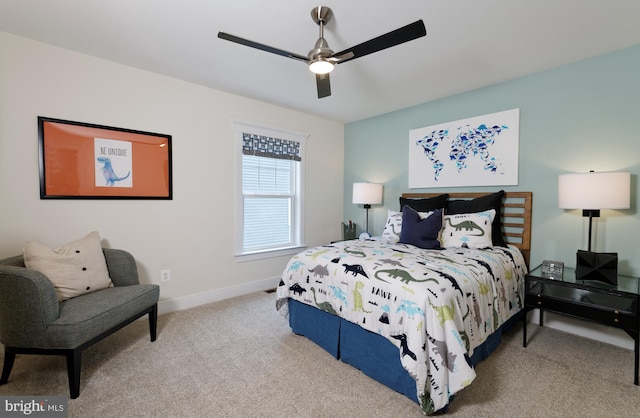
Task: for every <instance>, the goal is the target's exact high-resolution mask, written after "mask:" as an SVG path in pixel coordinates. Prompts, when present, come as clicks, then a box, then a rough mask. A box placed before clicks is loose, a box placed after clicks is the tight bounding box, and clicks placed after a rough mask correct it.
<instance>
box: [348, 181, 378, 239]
mask: <svg viewBox="0 0 640 418" xmlns="http://www.w3.org/2000/svg"><path fill="white" fill-rule="evenodd" d="M380 203H382V184H376V183H353V204H354V205H364V208H365V209H366V211H367V223H366V229H365V231H364V232H365V233H367V234H368V233H369V209H371V205H379V204H380Z"/></svg>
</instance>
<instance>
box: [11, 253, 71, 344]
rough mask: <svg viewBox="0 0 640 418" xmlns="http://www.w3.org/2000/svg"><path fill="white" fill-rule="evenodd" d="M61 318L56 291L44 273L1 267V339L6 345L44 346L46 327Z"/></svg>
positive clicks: (21, 268)
mask: <svg viewBox="0 0 640 418" xmlns="http://www.w3.org/2000/svg"><path fill="white" fill-rule="evenodd" d="M58 316H59V305H58V299H57V297H56V291H55V288H54V287H53V283H51V281H50V280H49V279H48V278H47V277H46V276H45V275H44V274H42V273H40V272H38V271H35V270H30V269H28V268H26V267H19V266H15V265H6V264H0V336H2V343H3V344H4V345H6V346H13V347H39V346H41V341H43V338H44V335H45V331H46V329H47V326H48V325H49V324H50V323H51V322H53V321H54V320H56V319H57V318H58ZM9 318H11V319H9Z"/></svg>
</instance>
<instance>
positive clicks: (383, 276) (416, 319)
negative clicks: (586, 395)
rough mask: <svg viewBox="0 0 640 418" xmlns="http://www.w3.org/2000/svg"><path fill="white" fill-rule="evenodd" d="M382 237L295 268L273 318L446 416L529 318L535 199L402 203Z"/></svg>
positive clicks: (336, 247)
mask: <svg viewBox="0 0 640 418" xmlns="http://www.w3.org/2000/svg"><path fill="white" fill-rule="evenodd" d="M400 205H401V211H393V210H389V211H388V217H387V223H386V225H385V229H384V232H383V233H382V235H381V236H380V237H373V238H370V239H365V240H359V239H358V240H350V241H342V242H336V243H333V244H331V245H325V246H320V247H314V248H309V249H307V250H305V251H303V252H301V253H299V254H297V255H295V256H293V257H292V258H291V259H290V260H289V262H288V263H287V266H286V267H285V269H284V271H283V273H282V279H281V281H280V283H279V285H278V287H277V289H276V308H277V309H278V310H279V311H280V312H281V313H282V314H284V315H286V316H288V318H289V325H290V326H291V328H292V331H293V332H294V333H296V334H299V335H303V336H305V337H307V338H309V339H310V340H312V341H314V342H315V343H316V344H318V345H319V346H320V347H322V348H323V349H325V350H326V351H327V352H329V353H331V354H332V355H333V356H334V357H335V358H337V359H340V360H342V361H344V362H345V363H348V364H350V365H352V366H354V367H356V368H358V369H360V370H361V371H362V372H363V373H364V374H366V375H368V376H370V377H372V378H374V379H376V380H378V381H379V382H381V383H383V384H385V385H386V386H388V387H390V388H392V389H394V390H396V391H398V392H400V393H402V394H404V395H405V396H407V397H408V398H409V399H411V400H413V401H414V402H416V403H418V404H419V405H420V407H421V409H422V411H423V412H424V413H425V414H433V413H436V412H445V411H446V410H447V407H448V405H449V402H450V401H451V400H452V399H453V397H454V395H455V394H456V393H457V392H459V391H460V390H462V389H463V388H464V387H466V386H468V385H469V384H471V382H472V381H473V380H474V378H475V376H476V375H475V370H474V367H475V365H476V364H477V363H478V362H479V361H481V360H482V359H484V358H486V357H487V356H488V355H489V354H490V353H491V352H493V351H494V350H495V348H496V347H497V346H498V344H499V343H500V339H501V335H502V333H503V332H504V331H506V330H507V329H509V328H510V327H511V326H513V324H514V323H515V322H516V321H517V319H518V318H519V316H520V313H521V310H522V308H523V294H524V276H525V274H526V273H527V268H528V262H529V257H530V241H531V208H532V193H531V192H506V193H505V192H503V191H499V192H495V193H450V194H434V193H407V194H403V195H402V196H401V197H400Z"/></svg>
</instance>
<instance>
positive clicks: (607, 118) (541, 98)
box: [344, 45, 640, 274]
mask: <svg viewBox="0 0 640 418" xmlns="http://www.w3.org/2000/svg"><path fill="white" fill-rule="evenodd" d="M424 82H425V83H437V82H438V81H437V80H427V79H425V80H424ZM514 108H520V146H519V153H520V156H519V159H520V160H519V182H518V183H519V184H518V186H506V187H504V190H507V191H509V190H513V191H517V190H522V191H532V192H533V196H534V206H533V231H532V252H531V263H532V266H535V265H537V264H539V263H540V262H542V260H544V259H552V260H557V261H564V262H565V263H566V264H567V265H574V264H575V252H576V250H577V249H579V248H580V249H586V247H587V244H586V241H587V226H588V223H587V221H586V219H585V218H583V217H582V216H581V211H578V210H571V211H569V210H564V209H559V208H558V197H557V193H558V175H560V174H562V173H567V172H586V171H589V170H595V171H630V172H631V174H632V177H631V178H632V186H631V206H632V207H631V209H629V210H621V211H610V210H603V211H602V216H601V217H600V218H599V219H598V220H596V221H594V245H593V248H592V249H593V250H594V251H616V252H618V253H619V257H620V264H619V270H620V271H621V272H623V273H628V274H640V243H639V241H640V240H639V237H640V218H639V216H638V213H637V196H638V175H639V174H640V133H639V132H640V130H639V127H640V45H637V46H634V47H631V48H627V49H623V50H619V51H615V52H612V53H608V54H604V55H600V56H597V57H593V58H590V59H587V60H583V61H580V62H576V63H572V64H569V65H565V66H562V67H558V68H555V69H551V70H547V71H543V72H539V73H536V74H533V75H529V76H525V77H521V78H518V79H515V80H511V81H508V82H504V83H500V84H496V85H492V86H488V87H485V88H481V89H478V90H474V91H470V92H466V93H462V94H459V95H455V96H451V97H447V98H444V99H441V100H437V101H433V102H428V103H424V104H421V105H417V106H414V107H411V108H407V109H403V110H400V111H396V112H393V113H388V114H384V115H380V116H377V117H373V118H369V119H365V120H361V121H357V122H354V123H349V124H347V125H345V152H344V158H345V168H344V190H345V195H344V202H345V203H344V215H345V220H348V219H352V220H353V221H354V222H356V223H357V224H358V225H363V224H364V221H365V211H364V209H363V208H362V205H353V204H352V203H351V197H352V196H351V194H352V184H353V183H354V182H360V181H369V182H379V183H383V184H384V201H383V204H382V205H376V206H374V207H373V208H372V209H371V210H370V211H369V231H370V232H371V233H372V235H380V234H381V233H382V230H383V228H384V223H385V221H386V216H387V210H388V209H393V210H398V206H399V205H398V197H399V196H400V194H401V193H403V192H408V191H411V192H419V191H427V189H412V190H409V189H408V171H407V165H408V153H409V150H408V147H409V130H411V129H415V128H420V127H425V126H430V125H435V124H439V123H443V122H449V121H455V120H459V119H464V118H468V117H473V116H479V115H483V114H488V113H493V112H499V111H503V110H508V109H514ZM498 189H499V188H495V187H491V188H487V187H475V188H474V187H469V188H455V189H451V188H450V189H439V188H434V189H429V190H428V191H434V192H440V191H447V190H448V191H491V190H498Z"/></svg>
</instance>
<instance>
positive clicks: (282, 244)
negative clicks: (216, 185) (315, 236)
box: [234, 123, 306, 259]
mask: <svg viewBox="0 0 640 418" xmlns="http://www.w3.org/2000/svg"><path fill="white" fill-rule="evenodd" d="M234 126H235V131H236V135H235V137H236V140H237V141H238V143H237V144H236V145H237V147H236V149H237V150H238V154H239V155H238V162H239V164H238V165H239V170H238V181H237V182H236V185H237V195H238V198H237V207H238V208H239V209H240V210H238V214H237V215H238V216H237V217H236V256H237V257H240V259H254V258H262V257H268V256H279V255H284V254H289V253H293V252H295V251H298V250H299V248H300V247H301V246H302V227H301V225H302V224H303V223H302V213H303V211H302V187H301V186H302V179H303V176H302V173H303V170H302V164H303V161H302V155H303V151H304V143H303V141H304V139H305V138H306V136H305V135H303V134H295V133H291V132H287V131H281V130H274V129H269V128H264V127H258V126H252V125H247V124H243V123H235V124H234Z"/></svg>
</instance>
